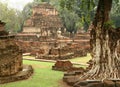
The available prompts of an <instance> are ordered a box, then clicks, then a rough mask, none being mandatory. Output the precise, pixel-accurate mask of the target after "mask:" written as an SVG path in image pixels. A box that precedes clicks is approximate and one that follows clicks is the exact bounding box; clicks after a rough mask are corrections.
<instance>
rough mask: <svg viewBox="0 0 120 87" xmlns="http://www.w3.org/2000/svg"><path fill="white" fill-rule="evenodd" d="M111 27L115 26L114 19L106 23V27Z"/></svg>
mask: <svg viewBox="0 0 120 87" xmlns="http://www.w3.org/2000/svg"><path fill="white" fill-rule="evenodd" d="M111 27H114V23H113V21H111V20H110V21H108V22H105V23H104V28H105V29H110V28H111Z"/></svg>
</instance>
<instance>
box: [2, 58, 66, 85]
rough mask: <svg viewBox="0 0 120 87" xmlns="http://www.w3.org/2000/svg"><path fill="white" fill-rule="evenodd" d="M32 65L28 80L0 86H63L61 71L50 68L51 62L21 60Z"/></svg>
mask: <svg viewBox="0 0 120 87" xmlns="http://www.w3.org/2000/svg"><path fill="white" fill-rule="evenodd" d="M23 63H24V64H29V65H32V66H33V68H34V74H33V75H32V76H31V77H30V78H29V79H28V80H22V81H17V82H12V83H7V84H3V85H0V87H64V86H62V85H61V82H62V77H63V72H59V71H54V70H51V67H52V65H53V63H48V62H36V61H27V60H25V61H23Z"/></svg>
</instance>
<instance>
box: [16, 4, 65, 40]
mask: <svg viewBox="0 0 120 87" xmlns="http://www.w3.org/2000/svg"><path fill="white" fill-rule="evenodd" d="M62 28H63V25H62V21H61V19H60V17H59V16H58V12H57V10H56V9H55V8H54V7H53V6H52V5H50V4H49V3H46V2H44V3H41V4H37V5H35V6H34V7H33V8H32V16H31V17H30V18H29V19H27V20H26V21H25V23H24V27H23V31H22V32H21V34H18V35H17V37H18V38H19V39H20V38H21V39H23V40H31V39H34V40H42V41H43V40H44V39H48V38H55V37H56V36H57V31H58V30H61V29H62Z"/></svg>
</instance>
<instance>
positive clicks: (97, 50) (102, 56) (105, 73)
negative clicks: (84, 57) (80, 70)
mask: <svg viewBox="0 0 120 87" xmlns="http://www.w3.org/2000/svg"><path fill="white" fill-rule="evenodd" d="M111 7H112V0H99V3H98V8H97V13H96V15H95V20H94V22H93V26H94V27H93V29H92V31H91V40H90V44H91V49H92V52H91V55H92V60H93V66H92V69H91V70H90V71H88V72H87V73H85V74H84V75H83V76H82V77H81V78H84V79H92V80H94V79H95V80H104V79H120V73H119V72H120V53H119V52H118V50H119V49H120V48H119V46H120V29H113V28H112V27H111V26H110V23H109V13H110V10H111Z"/></svg>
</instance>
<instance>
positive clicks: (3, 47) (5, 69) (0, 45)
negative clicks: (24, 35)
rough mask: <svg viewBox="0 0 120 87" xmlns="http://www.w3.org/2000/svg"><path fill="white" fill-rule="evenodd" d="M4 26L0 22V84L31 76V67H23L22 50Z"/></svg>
mask: <svg viewBox="0 0 120 87" xmlns="http://www.w3.org/2000/svg"><path fill="white" fill-rule="evenodd" d="M4 26H5V23H4V22H1V21H0V83H7V82H11V81H17V80H21V79H26V78H28V77H29V76H30V75H31V74H32V72H33V70H32V67H31V66H26V67H24V65H23V63H22V50H21V49H20V48H19V46H18V45H17V44H16V42H15V36H11V35H9V34H8V33H7V32H6V31H5V30H4ZM24 69H26V70H25V71H24Z"/></svg>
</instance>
